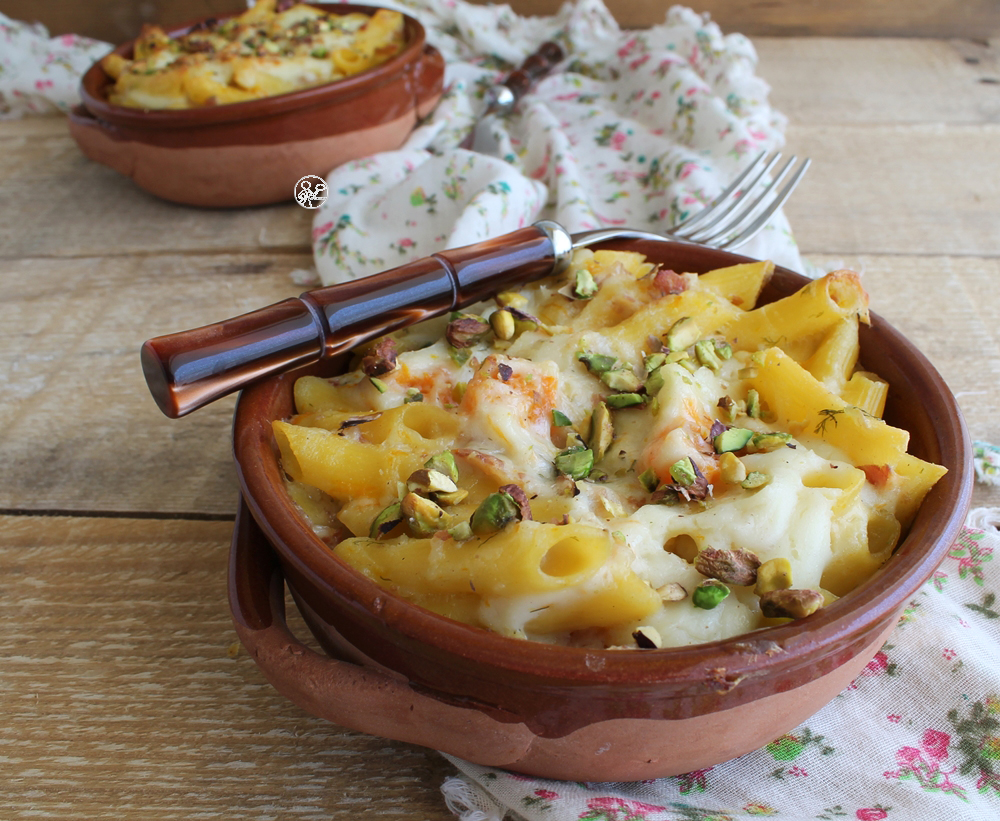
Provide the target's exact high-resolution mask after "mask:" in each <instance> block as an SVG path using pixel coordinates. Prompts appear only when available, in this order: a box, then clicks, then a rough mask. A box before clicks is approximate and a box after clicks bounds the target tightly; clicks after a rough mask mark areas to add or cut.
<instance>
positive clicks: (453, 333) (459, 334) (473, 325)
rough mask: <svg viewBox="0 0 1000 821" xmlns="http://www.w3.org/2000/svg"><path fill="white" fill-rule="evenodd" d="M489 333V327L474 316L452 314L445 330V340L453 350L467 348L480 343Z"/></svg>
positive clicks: (480, 318)
mask: <svg viewBox="0 0 1000 821" xmlns="http://www.w3.org/2000/svg"><path fill="white" fill-rule="evenodd" d="M489 332H490V325H489V323H487V322H484V321H483V319H482V317H478V316H476V315H475V314H463V313H453V314H452V316H451V321H450V322H449V323H448V327H447V329H446V330H445V338H446V339H447V340H448V344H449V345H451V346H452V347H453V348H468V347H471V346H472V345H475V344H476V343H477V342H480V341H481V340H482V339H483V338H484V337H485V336H486V334H488V333H489Z"/></svg>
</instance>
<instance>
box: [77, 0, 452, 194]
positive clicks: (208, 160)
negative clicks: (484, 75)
mask: <svg viewBox="0 0 1000 821" xmlns="http://www.w3.org/2000/svg"><path fill="white" fill-rule="evenodd" d="M313 5H315V6H316V7H317V8H321V9H324V10H326V11H331V12H336V13H338V14H346V13H349V12H364V13H367V14H372V13H374V12H375V11H376V10H377V9H375V8H373V7H371V6H360V5H359V6H355V5H341V4H329V3H328V4H324V3H314V4H313ZM220 19H225V18H220ZM195 25H197V23H193V24H191V25H188V26H184V27H181V28H178V29H174V30H172V31H170V32H168V34H170V35H172V36H177V35H180V34H184V33H186V32H187V31H189V30H190V29H191V28H193V27H194V26H195ZM405 33H406V46H405V47H404V49H403V50H402V51H401V52H400V53H399V54H397V55H395V56H394V57H393V58H392V59H391V60H389V61H388V62H386V63H383V64H381V65H379V66H376V67H375V68H372V69H369V70H368V71H365V72H362V73H361V74H357V75H354V76H352V77H347V78H344V79H342V80H336V81H334V82H330V83H326V84H324V85H320V86H314V87H312V88H305V89H301V90H299V91H293V92H290V93H288V94H280V95H276V96H273V97H265V98H262V99H257V100H250V101H247V102H240V103H231V104H229V105H219V106H205V107H200V108H189V109H167V110H143V109H137V108H128V107H125V106H120V105H114V104H112V103H109V102H108V100H107V90H108V87H109V85H110V84H111V82H112V80H111V78H110V77H108V75H107V74H106V73H105V72H104V69H103V68H101V65H100V63H96V64H94V65H93V66H91V68H90V69H89V70H88V71H87V73H86V74H84V76H83V80H82V82H81V86H80V96H81V99H82V104H81V105H79V106H76V107H75V108H74V109H73V111H72V112H71V114H70V121H69V122H70V126H69V127H70V133H71V134H72V135H73V137H74V139H75V140H76V141H77V143H78V144H79V146H80V149H81V150H82V151H83V153H84V154H86V155H87V156H88V157H90V158H91V159H92V160H95V161H97V162H99V163H102V164H104V165H107V166H109V167H111V168H113V169H115V170H116V171H119V172H121V173H122V174H124V175H125V176H127V177H131V178H132V179H133V180H134V181H135V183H136V184H137V185H138V186H140V187H141V188H144V189H145V190H147V191H149V192H150V193H152V194H155V195H156V196H158V197H162V198H163V199H166V200H171V201H173V202H179V203H184V204H187V205H202V206H222V207H231V206H245V205H262V204H266V203H275V202H283V201H285V200H291V199H292V197H293V195H294V192H295V184H296V182H297V181H298V180H299V179H301V178H302V177H303V176H306V175H309V174H312V175H316V176H319V177H323V176H325V175H326V174H328V173H329V172H330V171H331V170H332V169H333V168H335V167H336V166H338V165H341V164H342V163H345V162H348V161H349V160H352V159H356V158H358V157H362V156H367V155H368V154H372V153H375V152H378V151H390V150H393V149H396V148H399V147H400V146H401V145H402V144H403V142H404V141H405V140H406V138H407V136H408V135H409V133H410V131H412V129H413V127H414V126H415V125H416V123H417V122H418V121H419V120H420V119H421V118H423V117H425V116H426V115H427V114H429V113H430V111H431V110H432V109H433V108H434V106H435V105H436V104H437V101H438V99H439V98H440V96H441V90H442V84H443V80H444V60H443V58H442V57H441V54H440V53H439V52H438V51H437V50H436V49H435V48H433V47H432V46H430V45H428V44H427V42H426V36H425V31H424V28H423V26H422V25H421V24H420V23H419V22H418V21H417V20H415V19H413V18H412V17H409V16H405ZM132 49H133V43H131V42H129V43H126V44H124V45H122V46H119V47H118V48H117V49H115V51H116V52H117V53H118V54H121V55H123V56H125V57H131V55H132Z"/></svg>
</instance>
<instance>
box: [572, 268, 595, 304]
mask: <svg viewBox="0 0 1000 821" xmlns="http://www.w3.org/2000/svg"><path fill="white" fill-rule="evenodd" d="M572 293H573V296H575V297H576V298H577V299H590V298H591V297H592V296H593V295H594V294H596V293H597V283H596V282H595V281H594V275H593V274H592V273H590V271H588V270H587V269H586V268H580V269H579V270H578V271H577V272H576V273H575V274H573V290H572Z"/></svg>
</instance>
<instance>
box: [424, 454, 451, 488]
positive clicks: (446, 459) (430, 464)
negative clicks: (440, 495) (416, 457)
mask: <svg viewBox="0 0 1000 821" xmlns="http://www.w3.org/2000/svg"><path fill="white" fill-rule="evenodd" d="M424 467H425V468H427V469H428V470H436V471H439V472H440V473H443V474H444V475H445V476H447V477H448V478H449V479H451V481H452V482H457V481H458V464H457V463H456V462H455V454H454V453H452V452H451V451H450V450H443V451H441V452H440V453H435V454H434V455H433V456H432V457H431V458H430V459H428V460H427V461H426V462H424Z"/></svg>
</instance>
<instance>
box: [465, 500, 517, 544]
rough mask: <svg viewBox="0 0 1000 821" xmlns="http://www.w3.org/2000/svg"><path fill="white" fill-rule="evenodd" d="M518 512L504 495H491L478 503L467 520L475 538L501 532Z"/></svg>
mask: <svg viewBox="0 0 1000 821" xmlns="http://www.w3.org/2000/svg"><path fill="white" fill-rule="evenodd" d="M519 513H520V510H519V508H518V505H517V502H515V501H514V500H513V499H512V498H511V497H510V496H509V495H508V494H506V493H499V492H497V493H491V494H490V495H489V496H487V497H486V498H485V499H483V501H482V502H481V503H480V505H479V507H477V508H476V510H475V512H474V513H473V514H472V518H470V519H469V527H470V528H471V529H472V532H473V533H475V534H476V535H477V536H484V535H487V534H489V533H496V532H497V531H499V530H503V529H504V528H505V527H506V526H507V525H509V524H510V523H511V522H513V521H515V520H516V519H517V517H518V514H519Z"/></svg>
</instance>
